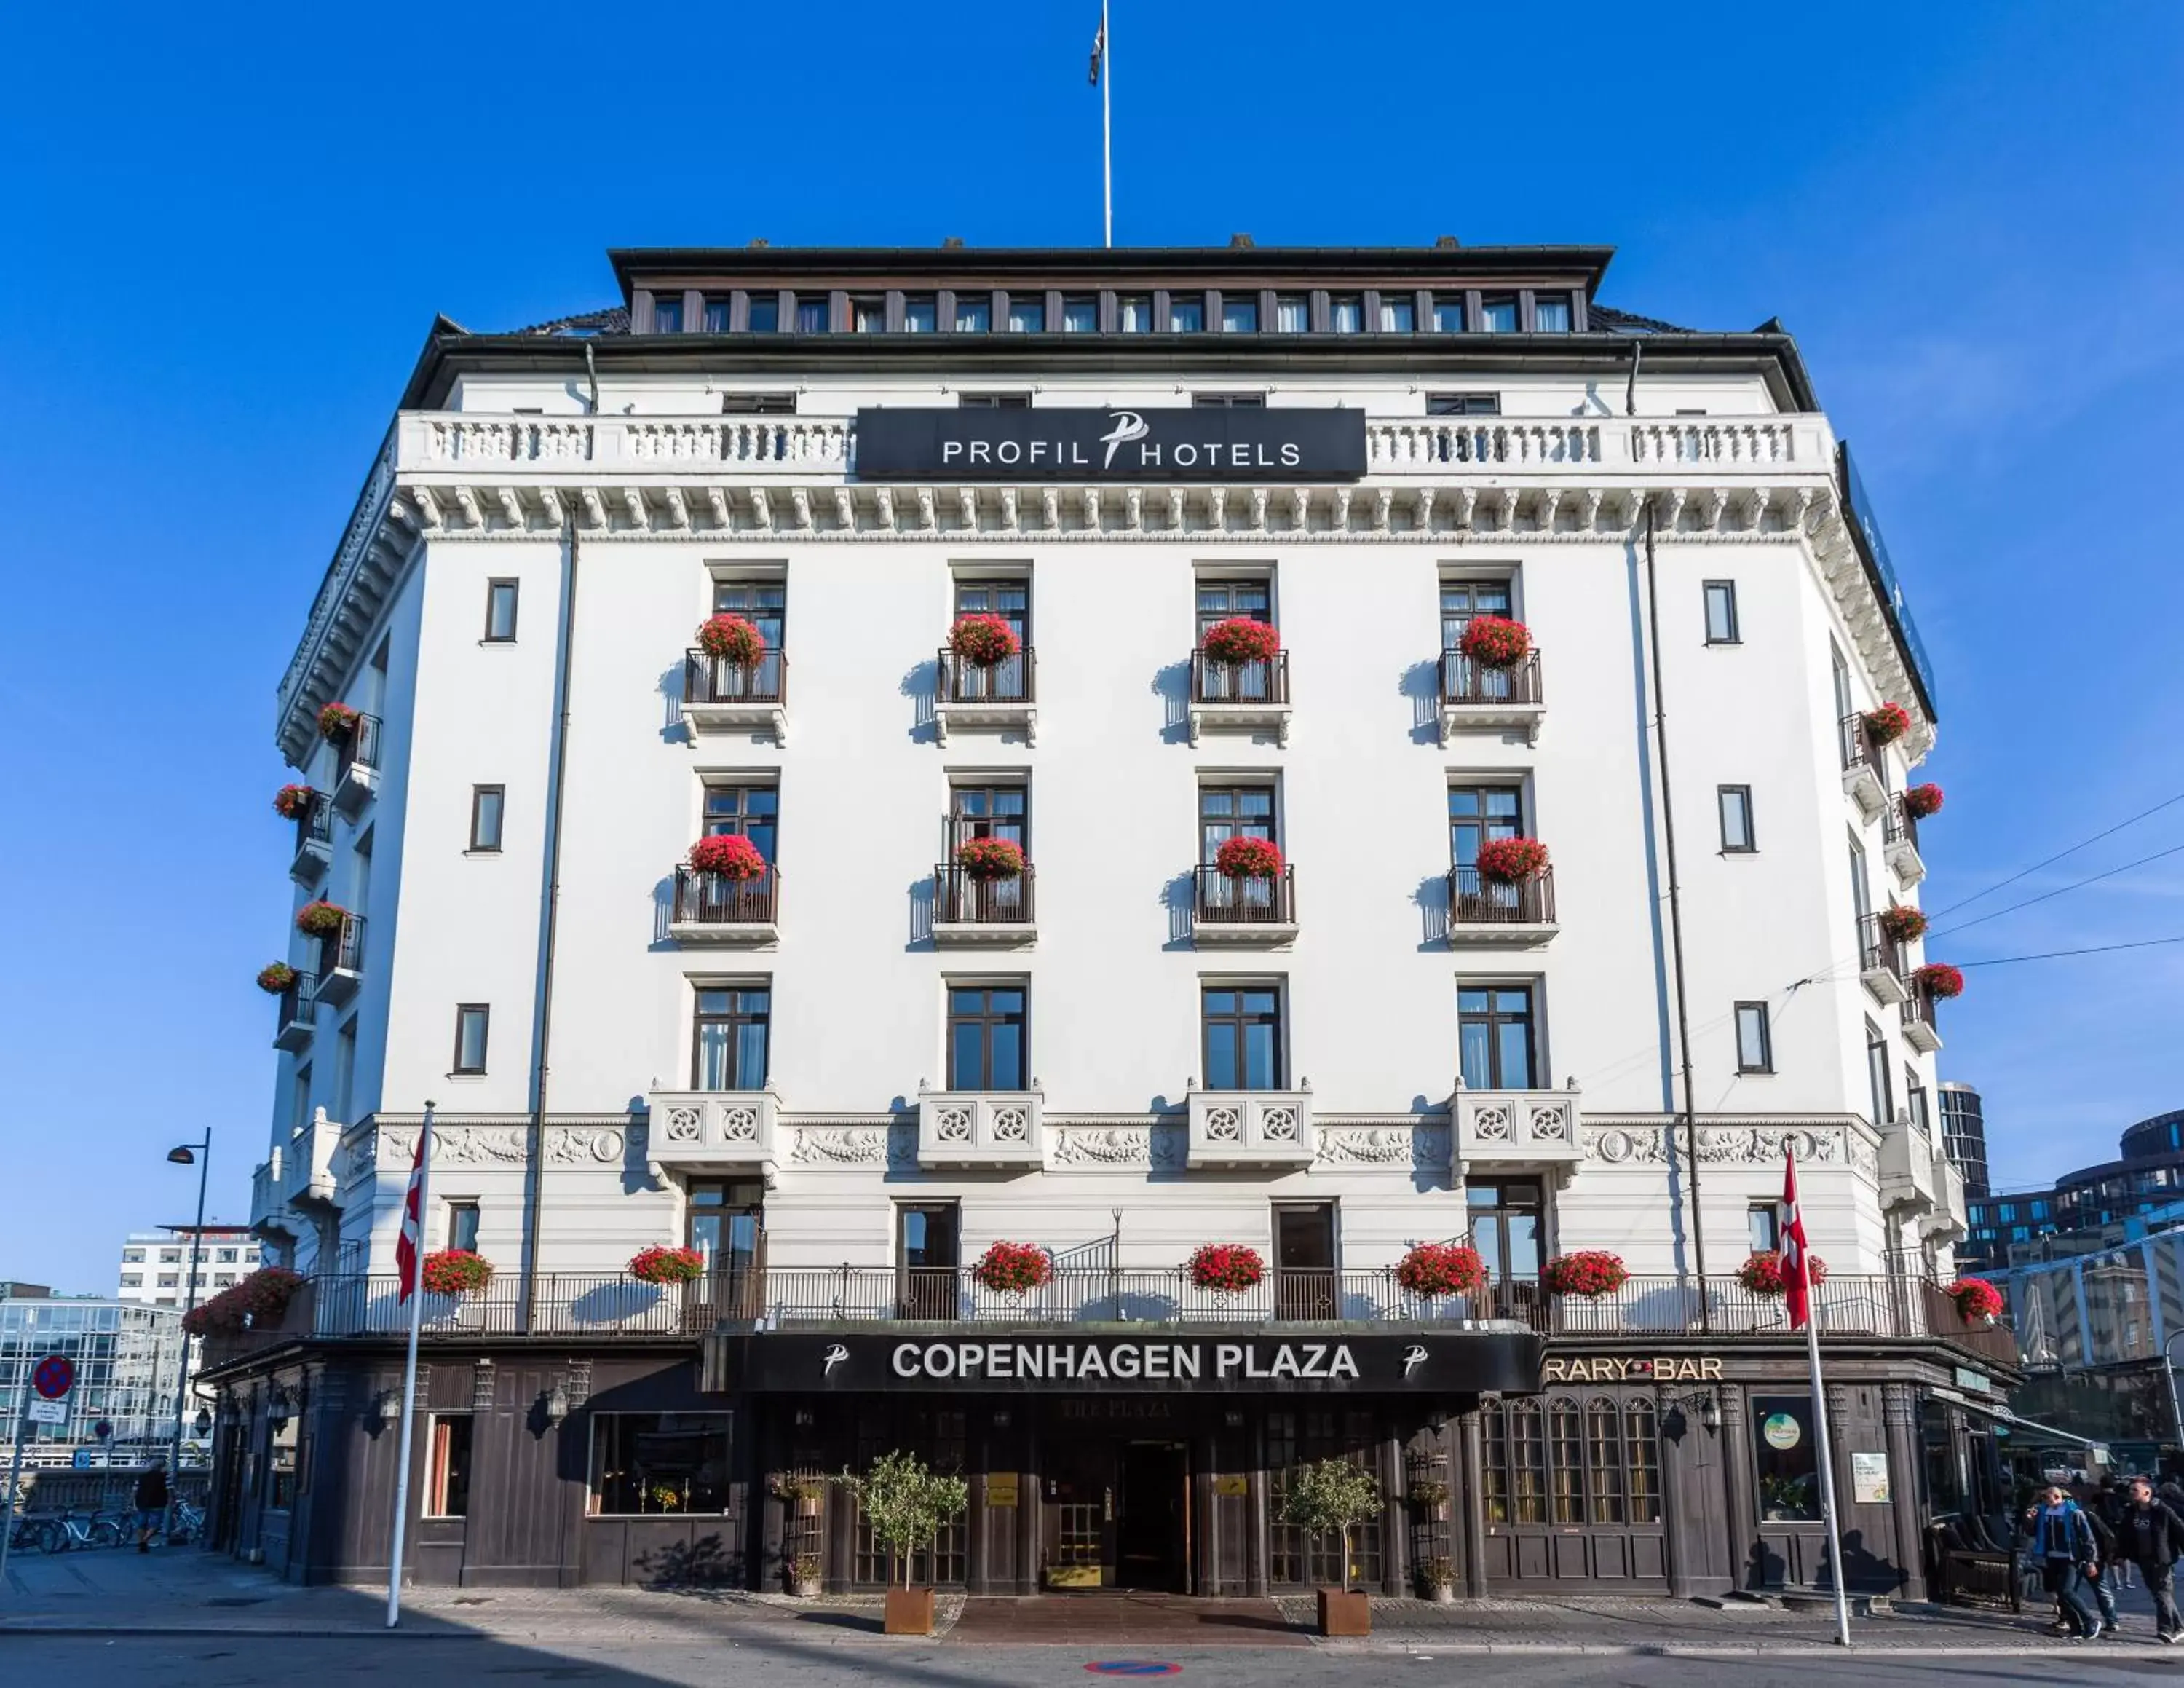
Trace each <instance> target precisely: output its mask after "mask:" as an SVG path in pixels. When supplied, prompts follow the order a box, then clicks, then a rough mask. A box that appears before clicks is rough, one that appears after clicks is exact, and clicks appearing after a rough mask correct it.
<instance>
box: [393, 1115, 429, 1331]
mask: <svg viewBox="0 0 2184 1688" xmlns="http://www.w3.org/2000/svg"><path fill="white" fill-rule="evenodd" d="M431 1136H432V1127H431V1126H429V1125H426V1126H419V1127H418V1128H417V1153H416V1154H414V1155H412V1156H411V1157H410V1160H409V1194H408V1195H406V1196H404V1198H403V1199H402V1234H401V1235H400V1236H398V1237H397V1238H395V1239H394V1272H395V1277H396V1278H397V1280H398V1282H399V1283H400V1285H401V1289H402V1294H401V1299H402V1300H404V1301H407V1300H409V1298H410V1296H412V1295H413V1294H415V1293H416V1290H417V1268H418V1262H419V1261H421V1260H422V1259H423V1258H424V1255H425V1214H424V1206H425V1144H426V1139H428V1138H429V1137H431Z"/></svg>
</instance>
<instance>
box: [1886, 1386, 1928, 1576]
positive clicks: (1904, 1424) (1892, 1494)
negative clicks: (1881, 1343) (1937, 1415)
mask: <svg viewBox="0 0 2184 1688" xmlns="http://www.w3.org/2000/svg"><path fill="white" fill-rule="evenodd" d="M1880 1415H1881V1421H1882V1424H1883V1426H1884V1428H1886V1431H1887V1433H1888V1499H1889V1510H1890V1511H1891V1512H1893V1513H1894V1514H1895V1522H1896V1562H1897V1564H1899V1565H1901V1566H1902V1567H1903V1578H1904V1581H1903V1598H1904V1599H1906V1600H1924V1599H1925V1597H1926V1542H1925V1519H1924V1518H1921V1517H1920V1516H1919V1475H1920V1473H1919V1398H1918V1392H1917V1391H1916V1390H1915V1389H1913V1388H1912V1386H1911V1385H1910V1384H1908V1383H1883V1384H1882V1385H1881V1386H1880Z"/></svg>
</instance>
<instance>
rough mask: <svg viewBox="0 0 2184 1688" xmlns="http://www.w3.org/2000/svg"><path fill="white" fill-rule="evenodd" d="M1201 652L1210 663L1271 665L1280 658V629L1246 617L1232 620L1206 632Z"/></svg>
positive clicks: (1214, 626)
mask: <svg viewBox="0 0 2184 1688" xmlns="http://www.w3.org/2000/svg"><path fill="white" fill-rule="evenodd" d="M1200 648H1201V650H1203V651H1205V652H1206V660H1207V661H1208V662H1272V661H1273V659H1274V658H1275V657H1278V656H1279V655H1280V654H1281V649H1282V635H1281V632H1280V629H1278V628H1275V627H1273V626H1271V625H1269V624H1268V623H1266V622H1263V621H1253V620H1251V618H1249V617H1248V616H1232V617H1230V618H1229V619H1228V620H1227V621H1217V622H1216V623H1213V625H1212V626H1211V627H1209V628H1207V629H1206V638H1205V640H1203V641H1202V643H1201V646H1200Z"/></svg>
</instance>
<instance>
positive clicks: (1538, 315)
mask: <svg viewBox="0 0 2184 1688" xmlns="http://www.w3.org/2000/svg"><path fill="white" fill-rule="evenodd" d="M1569 331H1570V302H1569V300H1568V299H1564V298H1562V297H1560V296H1556V297H1552V298H1550V297H1549V296H1548V295H1546V294H1545V293H1541V294H1539V295H1537V296H1536V297H1535V298H1534V299H1533V300H1532V332H1533V333H1535V334H1567V333H1569Z"/></svg>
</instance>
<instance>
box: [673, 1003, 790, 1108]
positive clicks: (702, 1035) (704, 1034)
mask: <svg viewBox="0 0 2184 1688" xmlns="http://www.w3.org/2000/svg"><path fill="white" fill-rule="evenodd" d="M772 1023H773V993H772V992H771V991H770V990H768V989H767V988H766V987H765V986H764V985H718V986H716V985H700V986H699V987H697V1012H696V1014H694V1016H693V1017H692V1020H691V1026H690V1087H691V1088H692V1089H694V1090H763V1089H765V1088H766V1053H767V1052H766V1042H767V1038H768V1037H769V1035H770V1033H771V1031H772Z"/></svg>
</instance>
